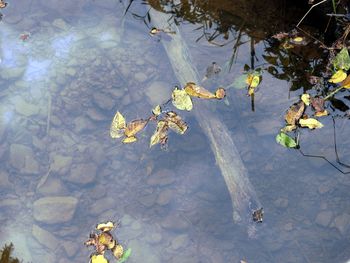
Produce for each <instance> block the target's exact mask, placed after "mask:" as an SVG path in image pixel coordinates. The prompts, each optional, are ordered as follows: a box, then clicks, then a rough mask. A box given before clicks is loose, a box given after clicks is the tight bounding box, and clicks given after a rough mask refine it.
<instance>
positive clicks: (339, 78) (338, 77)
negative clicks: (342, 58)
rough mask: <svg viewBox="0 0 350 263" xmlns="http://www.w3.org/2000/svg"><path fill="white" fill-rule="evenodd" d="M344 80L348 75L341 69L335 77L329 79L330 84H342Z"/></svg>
mask: <svg viewBox="0 0 350 263" xmlns="http://www.w3.org/2000/svg"><path fill="white" fill-rule="evenodd" d="M344 79H346V73H345V72H344V71H343V70H342V69H339V70H338V71H337V72H335V73H334V74H333V76H332V77H331V78H330V79H329V82H330V83H340V82H342V81H343V80H344Z"/></svg>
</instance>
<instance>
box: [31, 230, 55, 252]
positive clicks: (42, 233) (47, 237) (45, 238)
mask: <svg viewBox="0 0 350 263" xmlns="http://www.w3.org/2000/svg"><path fill="white" fill-rule="evenodd" d="M32 235H33V237H34V238H35V239H36V240H37V241H38V242H39V243H40V244H42V245H44V246H45V247H47V248H49V249H51V250H55V249H56V248H57V247H58V245H59V241H58V239H57V238H56V237H55V236H54V235H53V234H51V233H50V232H49V231H47V230H45V229H43V228H41V227H39V226H37V225H33V228H32Z"/></svg>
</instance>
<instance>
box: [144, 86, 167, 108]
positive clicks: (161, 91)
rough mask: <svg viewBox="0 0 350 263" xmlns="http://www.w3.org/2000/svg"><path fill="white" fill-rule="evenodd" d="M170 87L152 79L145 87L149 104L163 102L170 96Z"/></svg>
mask: <svg viewBox="0 0 350 263" xmlns="http://www.w3.org/2000/svg"><path fill="white" fill-rule="evenodd" d="M171 91H172V87H171V86H170V85H169V84H168V83H166V82H162V81H154V82H152V83H151V85H149V86H148V87H147V88H146V95H147V97H148V99H149V101H150V104H151V105H158V104H163V103H164V102H166V101H167V100H168V99H169V98H171Z"/></svg>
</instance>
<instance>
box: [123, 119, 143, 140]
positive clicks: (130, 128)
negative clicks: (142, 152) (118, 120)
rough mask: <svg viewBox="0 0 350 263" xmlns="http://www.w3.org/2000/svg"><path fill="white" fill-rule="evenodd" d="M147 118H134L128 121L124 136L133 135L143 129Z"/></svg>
mask: <svg viewBox="0 0 350 263" xmlns="http://www.w3.org/2000/svg"><path fill="white" fill-rule="evenodd" d="M147 123H148V120H142V119H141V120H134V121H132V122H129V123H128V124H127V126H126V129H125V131H124V134H125V136H126V137H133V136H135V134H136V133H138V132H139V131H141V130H143V128H145V126H146V125H147Z"/></svg>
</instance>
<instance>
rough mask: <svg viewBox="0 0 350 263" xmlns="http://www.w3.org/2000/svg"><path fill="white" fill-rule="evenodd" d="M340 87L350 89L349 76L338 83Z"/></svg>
mask: <svg viewBox="0 0 350 263" xmlns="http://www.w3.org/2000/svg"><path fill="white" fill-rule="evenodd" d="M340 86H342V87H344V88H347V89H348V88H350V74H349V75H348V76H347V77H346V78H345V79H344V80H343V81H342V82H341V83H340Z"/></svg>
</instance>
